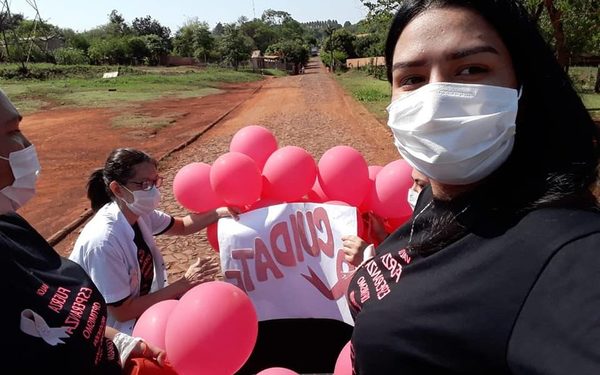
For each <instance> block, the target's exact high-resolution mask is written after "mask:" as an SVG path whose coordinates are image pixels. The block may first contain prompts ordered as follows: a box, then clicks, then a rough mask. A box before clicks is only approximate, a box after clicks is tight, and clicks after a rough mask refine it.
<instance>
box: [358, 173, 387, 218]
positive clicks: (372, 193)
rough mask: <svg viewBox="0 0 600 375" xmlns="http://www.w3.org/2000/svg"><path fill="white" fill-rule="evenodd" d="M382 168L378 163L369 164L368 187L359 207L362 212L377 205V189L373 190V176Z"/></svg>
mask: <svg viewBox="0 0 600 375" xmlns="http://www.w3.org/2000/svg"><path fill="white" fill-rule="evenodd" d="M382 169H383V167H382V166H380V165H370V166H369V188H368V189H367V193H366V194H365V199H363V201H362V203H361V204H360V206H359V208H360V210H361V211H362V212H368V211H372V210H373V207H374V206H376V205H377V191H376V190H375V178H376V177H377V174H378V173H379V172H380V171H381V170H382Z"/></svg>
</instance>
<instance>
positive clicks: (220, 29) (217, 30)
mask: <svg viewBox="0 0 600 375" xmlns="http://www.w3.org/2000/svg"><path fill="white" fill-rule="evenodd" d="M224 32H225V28H224V27H223V24H222V23H221V22H219V23H217V24H216V25H215V28H214V29H213V30H212V34H213V35H214V36H221V35H223V33H224Z"/></svg>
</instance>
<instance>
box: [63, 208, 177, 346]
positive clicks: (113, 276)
mask: <svg viewBox="0 0 600 375" xmlns="http://www.w3.org/2000/svg"><path fill="white" fill-rule="evenodd" d="M172 220H173V218H172V217H171V216H169V215H167V214H165V213H163V212H161V211H154V212H152V213H151V214H149V215H145V216H140V217H139V218H138V220H137V223H138V226H139V228H140V231H141V232H142V236H143V238H144V241H146V244H147V245H148V247H149V248H150V251H151V253H152V257H153V259H154V279H153V280H152V287H151V289H150V292H151V293H152V292H154V291H156V290H159V289H161V288H164V287H165V285H167V271H166V268H165V263H164V260H163V257H162V255H161V253H160V250H159V249H158V248H157V247H156V243H155V242H154V237H153V236H154V235H156V234H160V233H162V232H163V231H165V230H166V229H167V228H168V227H169V225H170V224H171V221H172ZM134 236H135V232H134V230H133V228H132V226H131V224H129V223H128V222H127V219H126V218H125V216H124V215H123V213H122V212H121V210H120V209H119V206H118V205H117V204H116V203H115V202H111V203H109V204H106V205H105V206H104V207H102V208H101V209H100V210H99V211H98V212H97V213H96V215H94V217H93V218H92V220H90V222H89V223H87V224H86V225H85V227H84V228H83V230H82V232H81V234H80V235H79V237H78V238H77V241H76V242H75V247H74V248H73V252H71V255H70V256H69V259H71V260H72V261H74V262H76V263H78V264H79V265H81V267H83V269H85V271H86V272H87V273H88V275H89V276H90V277H91V279H92V280H93V281H94V284H96V286H97V287H98V289H99V290H100V293H102V296H104V299H105V300H106V303H107V304H111V303H115V302H119V301H122V300H124V299H125V298H127V297H129V296H136V297H137V296H139V295H140V283H141V272H140V266H139V261H138V256H137V252H138V248H137V246H136V244H135V243H134V242H133V239H134ZM135 321H136V320H135V319H132V320H129V321H126V322H119V321H117V320H116V319H115V318H114V316H112V315H111V314H110V313H109V314H108V321H107V324H108V325H109V326H111V327H113V328H115V329H117V330H119V331H121V332H123V333H126V334H129V335H130V334H131V332H132V331H133V326H134V324H135Z"/></svg>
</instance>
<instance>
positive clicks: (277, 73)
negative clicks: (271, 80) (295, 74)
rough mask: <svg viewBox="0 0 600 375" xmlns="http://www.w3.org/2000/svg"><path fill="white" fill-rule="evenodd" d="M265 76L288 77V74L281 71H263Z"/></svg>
mask: <svg viewBox="0 0 600 375" xmlns="http://www.w3.org/2000/svg"><path fill="white" fill-rule="evenodd" d="M263 74H264V75H266V76H273V77H285V76H287V75H288V74H287V72H285V71H283V70H279V69H263Z"/></svg>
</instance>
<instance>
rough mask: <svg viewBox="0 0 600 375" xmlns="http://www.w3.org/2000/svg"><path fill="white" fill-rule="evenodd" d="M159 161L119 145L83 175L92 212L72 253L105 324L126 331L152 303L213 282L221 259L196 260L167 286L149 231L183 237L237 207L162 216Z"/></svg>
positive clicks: (157, 251) (163, 270)
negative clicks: (98, 299) (93, 289)
mask: <svg viewBox="0 0 600 375" xmlns="http://www.w3.org/2000/svg"><path fill="white" fill-rule="evenodd" d="M162 181H163V178H162V177H161V176H160V175H158V163H157V162H156V160H155V159H153V158H152V157H150V156H149V155H148V154H146V153H145V152H143V151H139V150H135V149H132V148H119V149H116V150H114V151H112V152H111V153H110V155H109V156H108V159H107V160H106V163H105V165H104V168H101V169H98V170H96V171H94V172H93V173H92V174H91V176H90V178H89V180H88V193H87V195H88V198H89V200H90V202H91V206H92V209H93V210H94V212H96V214H95V216H94V217H93V218H92V220H90V222H89V223H88V224H86V226H85V228H84V229H83V231H82V232H81V234H80V236H79V238H78V239H77V241H76V243H75V247H74V249H73V252H72V253H71V256H70V259H71V260H73V261H75V262H77V263H79V264H80V265H81V266H82V267H83V268H84V269H85V270H86V271H87V273H88V274H89V275H90V277H91V278H92V280H93V281H94V283H95V284H96V285H97V286H98V289H100V292H101V293H102V295H103V296H104V298H105V299H106V302H107V304H108V312H109V317H108V324H109V325H111V326H113V327H115V328H117V329H119V330H120V331H122V332H126V333H131V332H132V331H133V326H134V324H135V321H136V319H137V318H138V317H140V315H142V313H143V312H144V311H145V310H146V309H148V308H149V307H150V306H152V305H154V304H156V303H157V302H160V301H164V300H167V299H175V298H179V297H180V296H182V295H183V294H184V293H185V292H187V291H188V290H189V289H190V288H192V287H194V286H195V285H198V284H199V283H202V282H206V281H211V280H214V278H215V276H216V275H217V273H218V272H219V265H218V264H216V263H214V262H213V261H211V260H209V259H198V261H197V262H195V263H194V264H192V265H191V266H190V267H189V269H188V270H187V272H186V273H185V275H184V276H183V277H182V278H181V279H179V280H177V281H175V282H174V283H173V284H170V285H168V283H167V275H166V269H165V264H164V261H163V258H162V255H161V253H160V250H159V249H158V247H157V246H156V243H155V241H154V236H159V235H189V234H193V233H196V232H198V231H200V230H202V229H204V228H206V227H207V226H208V225H210V224H212V223H214V222H216V221H217V220H219V219H220V218H224V217H233V218H237V214H238V211H237V210H236V209H233V208H228V207H220V208H217V209H215V210H213V211H209V212H205V213H192V214H189V215H187V216H185V217H175V216H171V215H168V214H166V213H164V212H162V211H159V210H158V209H157V208H158V206H159V204H160V190H159V188H160V186H161V184H162Z"/></svg>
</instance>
